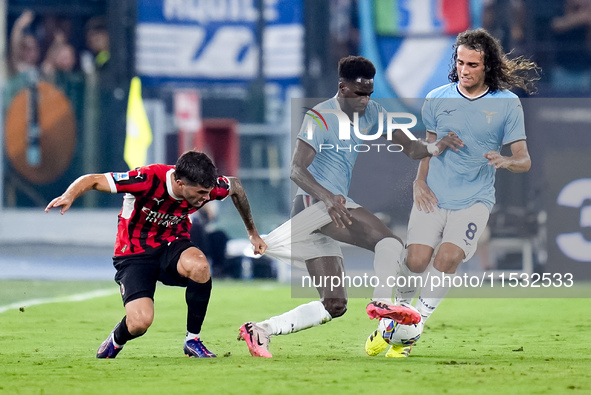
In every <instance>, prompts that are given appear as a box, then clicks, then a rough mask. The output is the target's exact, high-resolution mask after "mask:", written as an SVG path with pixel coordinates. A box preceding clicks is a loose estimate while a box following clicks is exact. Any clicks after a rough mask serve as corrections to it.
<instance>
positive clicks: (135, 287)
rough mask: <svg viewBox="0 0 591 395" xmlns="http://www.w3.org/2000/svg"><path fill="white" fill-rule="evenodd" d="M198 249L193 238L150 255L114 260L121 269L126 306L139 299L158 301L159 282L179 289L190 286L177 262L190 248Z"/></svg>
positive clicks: (119, 277) (118, 276)
mask: <svg viewBox="0 0 591 395" xmlns="http://www.w3.org/2000/svg"><path fill="white" fill-rule="evenodd" d="M190 247H194V246H193V243H191V241H190V240H189V239H179V240H175V241H173V242H171V243H170V244H169V245H165V246H162V247H159V248H157V249H155V250H154V251H152V252H149V253H141V254H135V255H130V256H116V257H113V266H115V269H117V273H115V281H116V282H117V284H119V287H120V290H121V298H123V305H126V304H127V303H129V302H131V301H132V300H135V299H139V298H150V299H152V300H154V292H155V291H156V282H157V281H160V282H161V283H162V284H165V285H174V286H178V287H186V286H187V280H188V279H187V278H186V277H183V276H181V275H180V274H179V272H178V270H177V263H178V261H179V258H180V257H181V254H182V253H183V251H185V250H186V249H188V248H190Z"/></svg>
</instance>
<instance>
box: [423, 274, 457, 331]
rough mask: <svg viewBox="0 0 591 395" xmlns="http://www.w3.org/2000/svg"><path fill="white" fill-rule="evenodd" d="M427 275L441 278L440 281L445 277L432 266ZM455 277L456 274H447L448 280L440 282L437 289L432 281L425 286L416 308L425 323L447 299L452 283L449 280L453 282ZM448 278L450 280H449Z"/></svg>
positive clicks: (428, 281)
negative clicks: (444, 299)
mask: <svg viewBox="0 0 591 395" xmlns="http://www.w3.org/2000/svg"><path fill="white" fill-rule="evenodd" d="M425 273H428V274H429V277H439V279H442V277H443V275H444V273H443V272H440V271H439V270H437V269H435V268H434V267H432V266H430V267H429V268H428V269H427V270H426V271H425ZM453 276H455V274H445V277H446V280H445V281H440V282H439V286H437V287H436V286H433V284H434V283H433V280H432V279H428V280H427V282H426V283H425V284H424V286H423V288H422V289H421V293H420V295H419V300H417V303H415V307H416V308H417V310H418V311H419V313H420V314H421V318H422V321H423V323H425V321H427V319H428V318H429V317H430V316H431V314H433V312H434V311H435V309H436V308H437V306H439V303H441V301H442V300H443V298H445V295H447V292H448V291H449V290H450V288H451V283H452V282H451V281H449V280H451V279H452V278H453ZM424 278H426V277H424ZM447 278H449V280H448V279H447ZM435 285H437V283H435Z"/></svg>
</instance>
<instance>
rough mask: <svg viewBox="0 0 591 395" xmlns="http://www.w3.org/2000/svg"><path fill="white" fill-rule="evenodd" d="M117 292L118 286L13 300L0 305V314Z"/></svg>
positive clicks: (79, 300)
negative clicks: (70, 293)
mask: <svg viewBox="0 0 591 395" xmlns="http://www.w3.org/2000/svg"><path fill="white" fill-rule="evenodd" d="M118 292H119V289H118V288H115V289H98V290H96V291H91V292H84V293H81V294H74V295H67V296H56V297H53V298H38V299H29V300H23V301H21V302H14V303H11V304H8V305H5V306H0V314H2V313H4V312H6V311H8V310H12V309H19V308H21V307H31V306H37V305H40V304H47V303H64V302H81V301H83V300H89V299H94V298H100V297H102V296H108V295H113V294H116V293H118Z"/></svg>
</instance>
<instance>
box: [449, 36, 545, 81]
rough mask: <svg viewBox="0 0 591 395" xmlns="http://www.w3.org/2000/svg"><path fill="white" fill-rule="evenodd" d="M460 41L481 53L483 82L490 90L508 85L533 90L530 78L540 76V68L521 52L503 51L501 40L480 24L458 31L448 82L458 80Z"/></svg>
mask: <svg viewBox="0 0 591 395" xmlns="http://www.w3.org/2000/svg"><path fill="white" fill-rule="evenodd" d="M460 45H463V46H464V47H466V48H468V49H471V50H473V51H477V52H480V53H482V55H483V56H482V58H483V61H484V70H485V77H484V78H485V80H484V83H485V84H486V85H487V86H488V88H489V90H490V91H491V92H494V91H496V90H500V89H511V88H521V89H523V90H525V91H526V92H527V93H533V92H535V86H534V82H535V81H537V80H539V79H540V77H539V73H540V68H539V67H538V66H537V65H536V64H535V63H534V62H532V61H530V60H529V59H526V58H524V57H523V56H519V57H517V58H514V59H509V58H508V57H507V54H505V53H504V52H503V47H502V46H501V42H500V41H499V40H498V39H496V38H495V37H493V36H492V35H491V34H490V33H489V32H487V31H486V30H485V29H482V28H478V29H474V30H466V31H465V32H462V33H460V34H458V36H457V38H456V43H455V44H454V53H453V56H452V60H451V64H450V71H449V76H448V77H449V80H450V82H458V81H459V77H458V71H457V69H456V62H457V60H458V47H459V46H460Z"/></svg>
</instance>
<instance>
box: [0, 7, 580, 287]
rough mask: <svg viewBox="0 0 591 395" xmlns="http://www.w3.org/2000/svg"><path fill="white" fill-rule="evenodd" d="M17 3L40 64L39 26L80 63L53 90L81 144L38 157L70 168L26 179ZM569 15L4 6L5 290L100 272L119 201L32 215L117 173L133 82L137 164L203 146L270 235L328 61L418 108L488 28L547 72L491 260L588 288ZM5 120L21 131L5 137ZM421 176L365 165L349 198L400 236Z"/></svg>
mask: <svg viewBox="0 0 591 395" xmlns="http://www.w3.org/2000/svg"><path fill="white" fill-rule="evenodd" d="M26 9H31V10H33V11H34V13H35V19H34V20H33V22H32V24H31V26H30V27H29V30H30V32H31V33H32V34H34V35H35V37H36V38H37V40H39V44H40V48H41V59H43V58H44V56H45V55H46V54H45V53H44V52H43V50H44V48H45V49H46V48H47V47H48V46H49V45H48V43H47V41H48V40H49V38H48V37H50V36H51V34H50V32H51V30H50V29H49V28H48V26H52V25H51V24H50V23H49V22H47V21H54V25H57V26H60V27H61V28H62V30H64V31H65V32H67V34H66V38H67V40H68V42H69V43H70V44H71V45H72V47H73V48H74V50H75V53H76V63H75V66H74V67H73V68H72V69H71V70H69V71H68V72H65V73H63V74H60V77H61V78H56V79H54V80H53V83H54V85H55V86H56V87H57V90H58V91H60V92H62V93H63V95H64V96H65V97H66V98H67V102H69V103H70V105H71V109H72V110H71V111H72V113H71V115H72V116H73V118H74V119H75V128H74V130H73V132H74V133H73V134H74V135H75V138H72V136H71V135H62V133H65V132H64V130H65V129H60V128H57V129H55V130H54V129H52V130H54V132H55V138H56V139H57V140H58V142H60V143H61V144H59V145H58V146H57V148H53V150H52V151H47V152H42V156H43V155H45V156H52V157H53V156H54V157H60V158H65V159H64V161H65V167H64V166H62V167H63V168H62V167H59V166H58V165H56V168H55V169H54V168H52V166H51V165H47V166H44V167H43V168H35V167H34V166H33V167H32V170H31V166H28V168H29V170H28V171H27V170H26V168H27V161H26V160H24V162H23V157H22V155H21V157H20V159H15V157H14V156H13V153H14V149H16V148H14V146H15V145H18V144H16V143H15V141H17V140H18V141H20V140H19V138H21V139H22V138H24V137H23V136H24V135H27V133H31V130H30V128H29V127H28V126H27V125H30V124H31V122H29V123H26V122H25V121H24V120H27V119H28V120H29V121H30V119H31V118H30V116H31V115H30V114H31V111H30V108H31V106H27V105H25V106H22V105H21V107H18V105H17V103H16V101H15V97H17V96H18V95H16V93H17V92H13V91H14V89H13V87H14V86H15V85H14V84H15V80H14V78H13V76H12V75H11V74H10V73H9V70H8V67H7V62H8V61H9V57H10V51H9V44H8V43H9V40H10V35H11V30H12V27H13V25H14V22H15V20H16V19H17V18H18V17H19V16H20V15H21V14H22V13H23V12H24V11H25V10H26ZM258 10H262V11H263V12H258ZM564 13H565V11H564V5H563V2H562V1H551V0H543V1H533V0H521V1H518V0H497V1H494V0H488V1H477V0H472V1H468V0H416V1H403V0H398V1H397V0H358V1H353V0H334V1H315V0H303V1H295V0H294V1H290V0H223V1H213V0H212V1H181V0H177V1H173V0H143V1H132V0H122V1H117V0H67V1H64V0H62V1H57V0H44V1H41V0H39V1H35V0H8V1H7V2H2V4H1V5H0V26H1V28H0V34H2V35H3V37H0V45H2V48H1V51H0V52H1V53H2V57H3V59H2V63H3V65H2V76H1V79H0V82H1V83H2V86H3V90H4V95H3V109H4V111H3V112H2V122H1V123H0V125H1V126H0V128H1V132H2V136H3V138H2V139H1V141H2V147H3V148H2V150H1V151H2V160H1V161H0V163H1V167H0V174H1V177H0V190H1V191H2V200H1V201H0V278H4V279H6V278H9V279H20V278H43V279H68V280H70V279H72V280H74V279H81V278H86V279H89V278H92V279H98V278H99V277H100V278H101V279H109V278H111V276H112V274H113V269H112V267H111V263H110V259H109V257H110V255H111V249H112V242H113V239H114V234H115V228H114V226H115V221H116V219H115V218H116V214H117V212H118V210H119V207H120V204H121V203H120V202H121V197H120V196H106V195H100V194H98V193H89V194H87V195H86V196H85V197H84V198H82V199H80V200H79V201H78V202H77V203H76V206H75V209H74V210H73V211H72V212H69V213H68V214H67V215H66V216H64V217H58V216H57V215H56V213H50V214H44V213H43V211H42V208H43V207H44V206H45V205H46V204H47V202H48V201H49V200H50V199H51V198H53V197H54V196H57V195H58V194H60V193H61V192H62V191H63V190H64V189H65V188H66V187H67V185H68V184H69V183H70V182H71V181H73V180H74V179H75V178H76V177H77V176H79V175H81V174H84V173H89V172H105V171H109V170H118V171H124V170H126V169H127V168H128V167H127V164H126V163H125V161H124V160H123V154H124V152H123V149H124V141H125V136H126V111H127V98H128V94H129V86H130V81H131V78H132V77H134V76H139V77H140V79H141V82H142V85H143V87H142V97H143V103H144V105H145V107H146V111H147V113H148V118H149V120H150V124H151V129H152V136H153V142H152V144H151V146H150V148H149V150H148V161H149V162H165V163H173V162H174V160H175V159H176V157H177V155H178V153H179V150H182V149H183V147H185V148H186V147H190V146H191V145H193V143H194V144H197V145H198V146H199V147H200V148H202V149H204V150H206V151H207V152H210V153H211V154H212V155H213V156H214V160H215V162H216V164H217V165H218V167H219V168H220V169H221V170H222V172H224V173H227V174H233V175H237V176H238V177H240V178H241V179H242V180H243V183H244V186H245V189H246V192H247V194H248V196H249V200H250V203H251V206H252V208H253V214H254V217H255V221H256V223H257V225H258V227H259V230H260V232H261V233H266V232H268V231H270V230H272V229H273V228H275V227H276V226H277V225H279V224H280V223H282V222H283V221H285V220H286V219H287V218H288V213H289V206H290V201H291V196H292V193H293V191H292V187H291V182H290V180H289V159H290V153H291V144H292V142H293V139H292V130H291V128H292V127H291V123H292V120H296V121H295V123H296V124H297V123H298V121H297V119H300V118H301V116H302V115H303V114H301V110H300V109H299V108H298V107H297V105H296V106H293V107H292V105H291V100H290V99H292V98H302V97H306V98H326V97H330V96H333V95H334V93H335V88H336V78H337V77H336V63H337V61H338V59H339V58H340V57H342V56H345V55H348V54H360V55H364V56H367V57H369V58H370V59H371V60H372V61H373V62H374V63H375V64H376V66H377V68H378V75H377V76H376V84H375V94H374V96H375V97H382V98H383V97H398V98H411V99H412V100H413V101H414V100H417V98H418V100H420V98H422V97H424V95H425V94H426V93H427V92H428V91H429V90H430V89H432V88H434V87H436V86H439V85H441V84H443V83H445V82H446V77H447V72H448V66H449V58H450V54H451V45H452V43H453V41H454V37H455V35H456V34H457V33H458V32H460V31H463V30H465V29H466V28H470V27H478V26H485V27H486V28H488V29H489V30H490V31H491V32H493V33H494V34H495V35H496V36H497V37H498V38H499V39H501V40H502V42H503V44H504V47H505V49H506V50H510V49H513V50H514V52H513V53H514V54H516V55H517V54H525V55H526V56H528V57H531V58H532V59H533V60H535V61H536V62H538V64H539V65H540V66H541V67H542V69H543V74H542V79H541V80H540V81H539V84H538V87H539V92H538V94H537V95H535V96H533V97H525V96H524V95H522V96H523V99H522V100H523V103H524V110H525V113H526V127H527V132H528V146H529V148H530V154H531V156H532V164H533V167H532V170H531V171H530V172H529V173H526V174H511V173H509V172H505V171H499V172H497V201H498V204H497V207H496V209H495V211H494V213H493V215H492V217H491V221H490V231H491V239H490V242H489V246H490V250H491V251H490V252H489V256H490V257H491V259H492V261H493V263H494V267H495V268H497V269H501V270H503V269H516V270H526V271H532V270H535V271H544V272H573V273H575V274H576V279H589V278H591V271H590V270H589V265H590V264H591V175H590V172H589V169H591V163H590V162H591V159H590V158H591V156H590V155H589V154H588V153H589V149H590V148H591V137H590V136H589V125H590V124H591V116H590V115H589V112H588V108H589V104H590V103H589V93H590V92H591V84H590V82H589V78H590V73H591V62H589V59H591V57H590V56H589V55H590V49H589V48H591V44H589V43H588V42H587V41H586V40H587V38H586V36H587V35H588V33H589V32H588V31H587V29H591V28H589V27H582V28H578V29H574V30H573V31H571V32H570V33H562V34H559V33H557V32H556V31H554V30H553V29H552V24H553V21H555V18H558V17H561V16H563V15H564ZM101 15H104V16H106V18H105V20H106V29H107V31H108V35H109V38H110V48H109V52H110V58H109V60H108V62H107V63H106V64H101V65H100V67H97V66H96V59H95V58H94V56H95V54H92V53H91V52H90V51H89V48H88V47H87V42H86V34H87V33H86V30H85V26H86V24H87V23H88V21H89V20H91V18H93V17H96V16H101ZM508 16H510V17H508ZM589 23H591V22H589ZM586 26H588V25H586ZM89 56H90V60H91V66H90V67H88V59H89ZM581 59H582V60H581ZM575 60H576V61H575ZM581 62H583V65H582V66H581V64H580V63H581ZM585 62H586V63H585ZM39 64H40V61H39ZM39 90H40V91H41V88H39ZM10 92H12V93H13V95H12V96H11V95H9V93H10ZM41 92H42V91H41ZM21 104H22V103H21ZM43 105H44V106H47V107H40V108H42V109H40V110H39V116H40V117H42V116H43V115H42V114H44V111H47V112H49V113H52V112H53V111H57V110H56V109H55V108H54V107H52V106H55V105H57V104H56V103H53V102H49V103H44V104H43ZM33 108H34V107H33ZM66 112H67V111H66ZM33 113H35V112H34V111H33ZM27 117H29V118H27ZM298 117H299V118H298ZM14 119H17V120H20V124H23V123H24V125H25V127H24V128H22V127H21V128H20V129H19V130H18V131H15V130H13V129H10V128H11V127H12V126H11V125H12V123H11V122H9V121H11V120H14ZM199 120H201V121H202V122H201V124H200V123H199ZM17 123H18V122H17ZM66 129H67V128H66ZM196 130H199V132H197V133H195V134H193V132H194V131H196ZM43 132H46V131H45V130H43V127H42V133H43ZM15 136H16V137H15ZM220 136H223V137H222V138H220ZM68 146H71V147H72V153H71V157H70V156H69V155H67V152H66V151H67V147H68ZM21 148H22V147H21ZM41 148H42V149H46V147H44V146H42V147H41ZM29 165H30V163H29ZM23 166H24V169H25V170H23ZM60 166H61V165H60ZM416 166H417V163H413V162H411V161H409V160H408V159H407V158H405V157H403V156H402V155H390V156H388V157H384V156H376V155H360V159H359V162H358V165H357V167H356V170H355V175H354V178H353V183H352V188H351V196H352V197H353V198H354V199H355V200H357V201H358V202H359V203H361V204H363V205H364V206H366V207H367V208H368V209H370V210H371V211H374V212H380V213H382V218H384V220H385V221H387V223H388V225H389V226H391V227H392V228H393V229H395V233H396V234H398V235H401V236H403V235H404V233H405V230H404V229H405V225H406V221H407V219H408V213H409V210H410V204H411V198H412V190H411V181H412V179H413V178H414V175H415V169H416ZM368 174H370V175H371V176H370V177H368V176H367V175H368ZM39 175H40V176H39ZM37 176H39V177H37ZM367 191H372V194H371V196H369V197H368V196H367V195H368V194H367ZM213 226H214V227H215V228H216V229H218V230H222V231H224V232H225V233H226V234H227V235H228V236H229V237H230V238H231V239H240V238H243V237H244V235H245V234H244V232H243V230H242V229H243V227H242V224H241V222H240V219H239V217H238V215H237V214H236V213H235V210H234V209H233V208H230V207H229V204H228V203H225V204H224V205H223V206H222V207H220V214H219V216H218V218H217V220H216V221H215V223H214V224H213ZM238 245H240V244H238ZM239 255H240V251H238V253H236V252H233V256H239ZM353 259H364V258H363V257H361V258H353ZM477 259H478V258H477ZM80 262H83V265H81V264H80ZM241 262H242V261H241ZM241 264H242V263H241ZM524 265H525V267H524ZM473 266H474V267H476V268H478V267H479V262H476V263H474V264H473ZM242 275H243V276H244V277H250V275H246V274H244V273H242Z"/></svg>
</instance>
